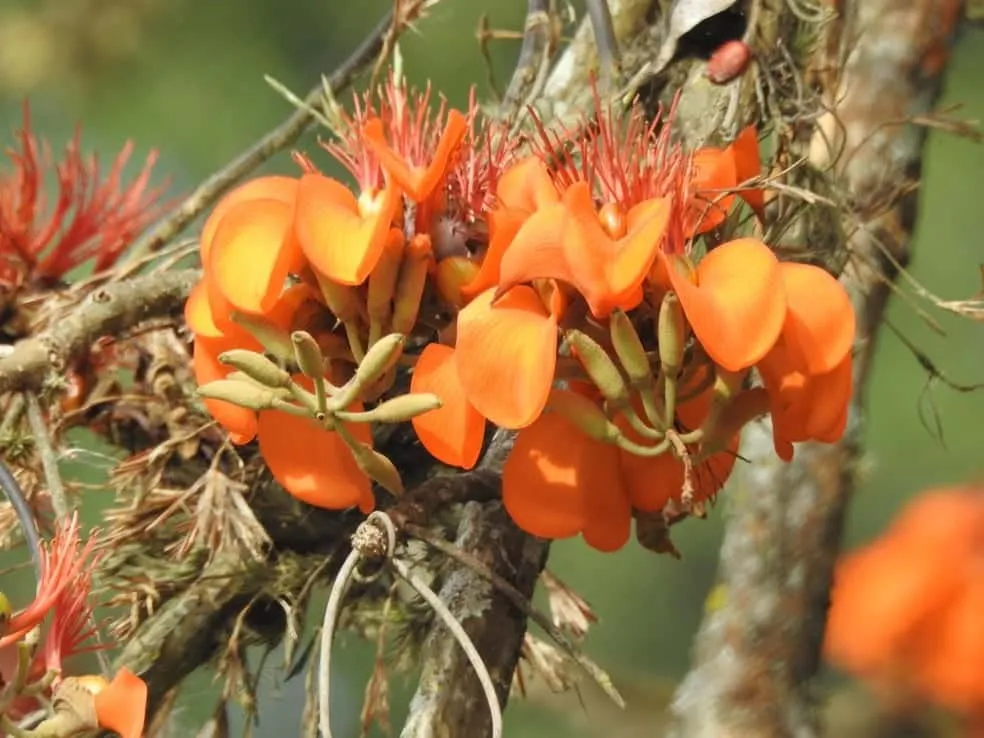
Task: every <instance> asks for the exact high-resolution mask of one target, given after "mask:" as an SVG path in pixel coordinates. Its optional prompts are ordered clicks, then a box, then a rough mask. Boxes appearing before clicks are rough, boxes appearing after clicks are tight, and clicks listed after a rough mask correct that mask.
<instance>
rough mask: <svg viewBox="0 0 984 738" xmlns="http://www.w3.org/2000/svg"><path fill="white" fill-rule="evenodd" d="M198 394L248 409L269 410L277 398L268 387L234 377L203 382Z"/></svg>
mask: <svg viewBox="0 0 984 738" xmlns="http://www.w3.org/2000/svg"><path fill="white" fill-rule="evenodd" d="M198 394H199V395H200V396H201V397H205V398H207V399H209V400H222V401H223V402H230V403H232V404H233V405H239V407H245V408H247V409H248V410H269V409H270V408H272V407H273V406H274V403H275V402H276V400H277V398H278V395H277V393H276V392H274V391H273V390H272V389H270V388H268V387H260V386H259V385H257V384H253V383H252V382H240V381H237V380H235V379H217V380H215V381H214V382H209V383H208V384H204V385H202V386H201V387H199V388H198Z"/></svg>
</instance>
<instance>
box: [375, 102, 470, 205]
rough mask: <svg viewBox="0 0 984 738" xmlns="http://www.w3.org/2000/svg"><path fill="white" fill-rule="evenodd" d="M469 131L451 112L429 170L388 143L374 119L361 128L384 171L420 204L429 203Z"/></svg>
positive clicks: (459, 118) (379, 121) (457, 114)
mask: <svg viewBox="0 0 984 738" xmlns="http://www.w3.org/2000/svg"><path fill="white" fill-rule="evenodd" d="M467 131H468V120H467V119H466V118H465V116H464V115H462V114H461V112H460V111H457V110H451V111H449V112H448V119H447V122H446V123H445V126H444V131H443V132H442V133H441V138H440V140H439V141H438V143H437V147H436V148H435V150H434V154H433V155H432V157H431V161H430V163H429V164H428V165H427V167H426V168H424V167H421V166H412V165H411V164H410V163H408V162H407V161H406V160H405V159H404V158H403V157H402V156H400V155H399V154H397V153H396V152H395V151H394V150H393V149H392V148H390V146H389V144H388V143H387V142H386V135H385V133H384V130H383V122H382V121H381V120H380V119H379V118H373V119H372V120H370V121H369V122H368V123H366V124H365V126H364V127H363V129H362V135H363V138H364V140H365V142H366V143H367V144H368V145H369V147H370V148H371V149H372V152H373V153H374V154H375V155H376V157H377V158H378V159H379V163H380V164H381V165H382V167H383V169H385V170H386V171H387V173H388V174H389V175H390V176H391V177H392V178H393V179H394V180H396V182H397V184H399V185H400V187H401V188H402V189H403V191H404V192H406V194H407V196H408V197H409V198H410V199H411V200H413V201H414V202H417V203H422V202H424V201H425V200H427V199H428V198H429V197H430V196H431V194H433V192H434V190H435V189H436V188H437V185H438V184H440V182H441V180H442V179H443V178H444V176H445V175H446V174H447V170H448V167H449V166H450V164H451V159H452V156H453V155H454V152H455V150H456V149H457V148H458V147H459V146H460V145H461V141H462V139H463V138H464V137H465V133H466V132H467Z"/></svg>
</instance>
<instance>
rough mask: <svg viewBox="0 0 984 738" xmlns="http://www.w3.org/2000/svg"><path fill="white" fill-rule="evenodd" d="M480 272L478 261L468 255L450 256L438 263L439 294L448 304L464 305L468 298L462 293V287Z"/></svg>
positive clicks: (454, 305) (435, 279) (436, 277)
mask: <svg viewBox="0 0 984 738" xmlns="http://www.w3.org/2000/svg"><path fill="white" fill-rule="evenodd" d="M477 274H478V263H477V262H475V261H473V260H472V259H469V258H468V257H467V256H449V257H448V258H446V259H442V260H441V261H439V262H438V263H437V269H436V271H435V274H434V283H435V285H436V286H437V294H438V295H439V296H440V297H441V299H442V300H443V301H444V302H446V303H447V304H448V305H452V306H453V307H456V308H461V307H464V305H465V303H466V302H467V300H466V299H465V296H464V295H463V294H462V293H461V288H462V287H464V286H465V285H466V284H468V283H469V282H471V281H472V280H473V279H475V275H477Z"/></svg>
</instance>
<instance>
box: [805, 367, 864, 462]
mask: <svg viewBox="0 0 984 738" xmlns="http://www.w3.org/2000/svg"><path fill="white" fill-rule="evenodd" d="M852 364H853V362H852V357H851V354H850V353H848V354H847V356H845V357H844V359H843V361H841V363H840V364H838V365H837V366H836V367H834V368H833V369H831V370H830V371H829V372H826V373H825V374H817V375H814V376H811V377H810V379H809V384H808V388H809V399H810V400H811V402H810V412H809V415H808V417H807V420H806V435H807V437H809V438H811V439H813V440H815V441H820V442H821V443H834V442H836V441H839V440H840V439H841V438H842V437H843V435H844V431H845V430H846V428H847V415H848V411H849V409H850V404H851V395H852V394H853V390H854V376H853V366H852Z"/></svg>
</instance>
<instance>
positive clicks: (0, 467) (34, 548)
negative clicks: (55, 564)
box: [0, 461, 41, 584]
mask: <svg viewBox="0 0 984 738" xmlns="http://www.w3.org/2000/svg"><path fill="white" fill-rule="evenodd" d="M0 488H2V489H3V493H4V495H6V497H7V501H8V502H9V503H10V506H11V507H12V508H13V509H14V514H15V515H16V516H17V522H18V523H19V524H20V528H21V533H23V534H24V542H25V543H26V544H27V548H28V550H29V551H30V552H31V563H32V564H33V565H34V576H35V578H36V579H37V582H38V583H39V584H40V582H41V539H40V537H39V536H38V524H37V521H36V520H35V519H34V511H33V510H32V509H31V505H30V503H29V502H28V501H27V498H26V497H25V496H24V490H22V489H21V486H20V485H19V484H18V483H17V480H16V479H15V478H14V475H13V474H11V473H10V469H8V468H7V465H6V464H4V463H3V462H2V461H0Z"/></svg>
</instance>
